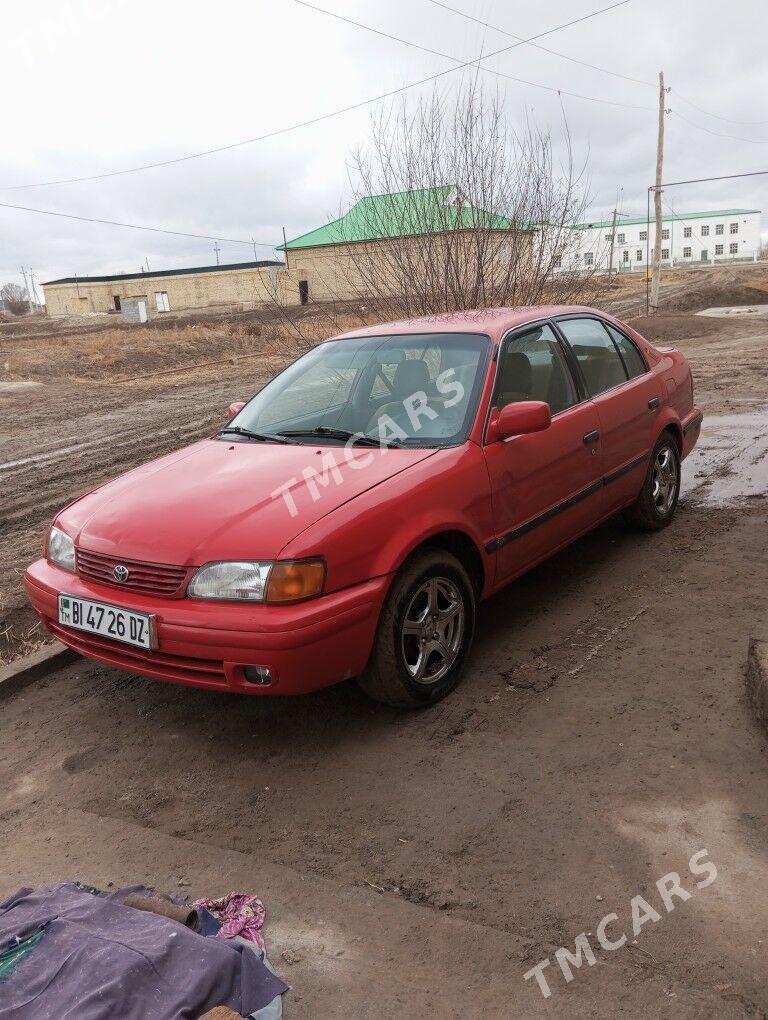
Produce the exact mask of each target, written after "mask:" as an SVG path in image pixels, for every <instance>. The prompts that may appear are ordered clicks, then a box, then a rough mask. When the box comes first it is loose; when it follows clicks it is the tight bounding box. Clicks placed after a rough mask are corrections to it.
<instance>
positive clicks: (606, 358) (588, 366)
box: [558, 319, 627, 397]
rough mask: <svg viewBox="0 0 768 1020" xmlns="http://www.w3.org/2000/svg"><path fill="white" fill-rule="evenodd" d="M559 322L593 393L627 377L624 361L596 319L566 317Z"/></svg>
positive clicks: (591, 393) (625, 379) (588, 388)
mask: <svg viewBox="0 0 768 1020" xmlns="http://www.w3.org/2000/svg"><path fill="white" fill-rule="evenodd" d="M558 326H559V327H560V329H561V330H562V331H563V333H564V335H565V337H566V339H567V340H568V343H569V344H570V345H571V349H572V350H573V353H574V355H575V356H576V360H577V361H578V363H579V366H580V368H581V373H582V375H583V376H584V381H585V383H586V384H587V390H588V392H589V394H590V396H592V397H595V396H597V394H598V393H604V392H605V391H606V390H610V389H612V388H613V387H614V386H619V385H620V384H621V383H623V382H626V381H627V373H626V371H625V370H624V362H623V361H622V360H621V358H620V356H619V352H618V351H617V350H616V347H615V346H614V343H613V340H611V338H610V336H608V333H607V331H606V330H604V329H603V327H602V325H601V323H600V322H598V320H597V319H565V320H563V321H562V322H558Z"/></svg>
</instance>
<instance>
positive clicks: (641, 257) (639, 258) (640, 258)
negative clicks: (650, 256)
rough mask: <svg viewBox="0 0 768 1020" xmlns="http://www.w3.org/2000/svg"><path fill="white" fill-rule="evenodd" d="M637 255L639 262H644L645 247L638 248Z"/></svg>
mask: <svg viewBox="0 0 768 1020" xmlns="http://www.w3.org/2000/svg"><path fill="white" fill-rule="evenodd" d="M635 257H636V259H637V261H638V262H642V261H643V249H642V248H638V249H637V251H636V252H635Z"/></svg>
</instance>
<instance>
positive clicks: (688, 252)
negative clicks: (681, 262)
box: [683, 248, 691, 259]
mask: <svg viewBox="0 0 768 1020" xmlns="http://www.w3.org/2000/svg"><path fill="white" fill-rule="evenodd" d="M690 257H691V249H690V248H683V258H684V259H689V258H690Z"/></svg>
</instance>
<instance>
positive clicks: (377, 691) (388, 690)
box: [358, 549, 475, 708]
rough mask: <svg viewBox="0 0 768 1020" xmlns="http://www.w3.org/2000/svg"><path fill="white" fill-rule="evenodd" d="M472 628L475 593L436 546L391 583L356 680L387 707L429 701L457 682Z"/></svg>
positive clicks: (460, 570)
mask: <svg viewBox="0 0 768 1020" xmlns="http://www.w3.org/2000/svg"><path fill="white" fill-rule="evenodd" d="M474 630H475V592H474V589H473V587H472V583H471V581H470V579H469V577H468V575H467V572H466V570H465V569H464V567H463V566H462V565H461V563H460V562H459V561H458V560H457V559H456V557H455V556H453V555H451V553H448V552H444V551H443V550H440V549H434V550H426V551H424V552H422V553H418V554H417V555H416V556H414V557H413V559H412V560H410V561H409V562H408V563H406V564H405V566H404V567H403V569H402V570H401V571H400V573H399V574H398V575H397V577H396V578H395V580H394V581H393V582H392V587H391V589H390V591H389V594H388V596H387V600H386V602H385V604H384V608H383V610H382V613H381V619H380V620H379V627H378V631H377V633H376V640H375V643H374V647H373V652H372V654H371V659H370V662H369V663H368V666H367V667H366V670H365V672H364V673H363V675H362V676H361V677H360V678H359V680H358V682H359V684H360V686H361V687H362V688H363V690H364V691H365V692H366V694H368V695H369V696H370V697H371V698H374V699H375V700H376V701H381V702H384V703H385V704H387V705H395V706H398V707H403V708H416V707H418V706H420V705H431V704H433V703H434V702H436V701H439V700H440V698H443V697H445V695H446V694H448V692H449V691H452V690H453V688H454V687H455V686H456V685H457V684H458V683H459V680H460V679H461V674H462V670H463V667H464V662H465V660H466V657H467V653H468V652H469V647H470V645H471V643H472V636H473V634H474Z"/></svg>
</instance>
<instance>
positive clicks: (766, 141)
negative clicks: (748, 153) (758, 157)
mask: <svg viewBox="0 0 768 1020" xmlns="http://www.w3.org/2000/svg"><path fill="white" fill-rule="evenodd" d="M669 112H670V113H672V114H673V115H674V116H675V117H679V118H680V120H682V121H685V123H686V124H689V125H690V126H691V127H692V128H696V129H697V130H698V131H705V132H706V133H707V134H708V135H714V136H715V138H729V139H730V140H731V141H732V142H750V143H751V144H752V145H768V138H743V137H742V136H741V135H728V134H724V133H723V132H722V131H713V130H712V129H711V128H708V127H704V125H703V124H697V123H696V122H695V121H693V120H689V119H688V118H687V117H685V116H683V114H682V113H680V112H679V111H678V110H670V111H669Z"/></svg>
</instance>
